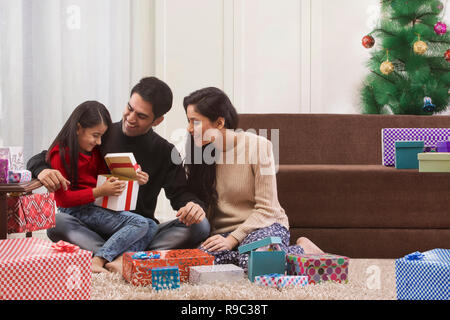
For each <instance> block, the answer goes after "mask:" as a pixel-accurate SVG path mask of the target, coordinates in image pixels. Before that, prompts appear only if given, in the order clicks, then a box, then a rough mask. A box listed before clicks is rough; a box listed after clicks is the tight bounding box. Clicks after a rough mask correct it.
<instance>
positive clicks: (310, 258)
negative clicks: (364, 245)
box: [286, 253, 349, 267]
mask: <svg viewBox="0 0 450 320" xmlns="http://www.w3.org/2000/svg"><path fill="white" fill-rule="evenodd" d="M286 260H287V261H288V262H289V263H298V262H301V263H302V264H303V265H304V266H306V267H308V266H311V267H337V266H342V267H346V266H348V263H349V258H348V257H345V256H339V255H335V254H330V253H324V254H302V255H298V254H289V255H287V256H286Z"/></svg>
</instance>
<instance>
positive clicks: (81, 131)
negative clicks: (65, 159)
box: [77, 122, 108, 153]
mask: <svg viewBox="0 0 450 320" xmlns="http://www.w3.org/2000/svg"><path fill="white" fill-rule="evenodd" d="M107 129H108V127H107V126H106V125H105V124H104V123H103V122H102V123H100V124H98V125H96V126H95V127H92V128H83V127H82V126H81V125H80V124H78V130H77V136H78V145H79V147H80V151H81V152H84V153H86V152H91V151H92V149H94V148H95V147H96V146H97V145H101V144H102V136H103V135H104V134H105V132H106V130H107Z"/></svg>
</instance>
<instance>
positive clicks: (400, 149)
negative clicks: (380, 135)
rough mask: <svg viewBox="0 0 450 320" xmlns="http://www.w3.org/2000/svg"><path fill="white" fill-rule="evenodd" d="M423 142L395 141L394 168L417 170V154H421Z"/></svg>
mask: <svg viewBox="0 0 450 320" xmlns="http://www.w3.org/2000/svg"><path fill="white" fill-rule="evenodd" d="M424 146H425V144H424V142H423V141H396V142H395V168H396V169H419V160H417V154H419V153H422V152H423V148H424Z"/></svg>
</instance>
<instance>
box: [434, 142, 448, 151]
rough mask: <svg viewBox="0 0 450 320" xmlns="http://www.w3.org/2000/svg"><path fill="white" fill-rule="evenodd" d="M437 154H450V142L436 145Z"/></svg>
mask: <svg viewBox="0 0 450 320" xmlns="http://www.w3.org/2000/svg"><path fill="white" fill-rule="evenodd" d="M436 151H437V152H450V141H439V142H437V145H436Z"/></svg>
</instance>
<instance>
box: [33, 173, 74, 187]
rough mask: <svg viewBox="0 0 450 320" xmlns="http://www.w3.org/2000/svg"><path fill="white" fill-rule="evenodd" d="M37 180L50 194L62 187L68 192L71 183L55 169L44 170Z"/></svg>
mask: <svg viewBox="0 0 450 320" xmlns="http://www.w3.org/2000/svg"><path fill="white" fill-rule="evenodd" d="M37 178H38V180H39V181H40V182H41V183H42V184H43V185H44V187H46V188H47V190H48V191H49V192H55V191H56V190H58V189H59V188H61V187H62V188H63V189H64V191H67V186H68V185H70V181H69V180H67V179H66V178H64V177H63V175H62V174H61V172H59V171H58V170H55V169H44V170H42V171H41V173H39V175H38V176H37Z"/></svg>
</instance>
